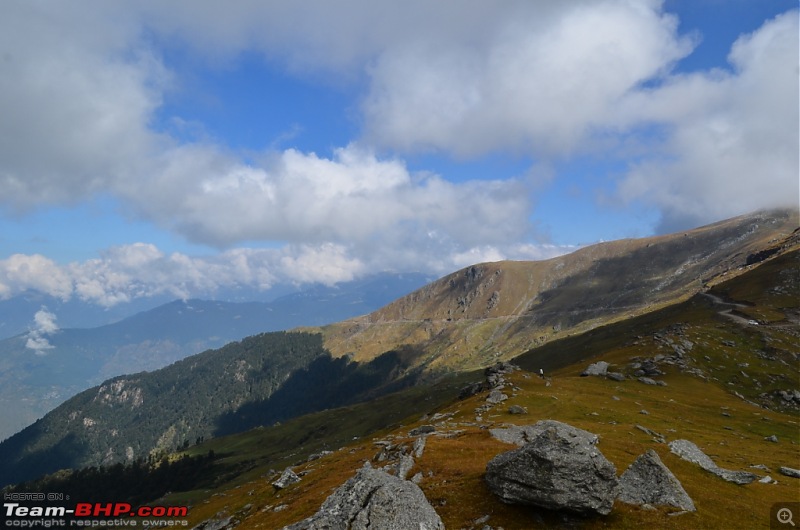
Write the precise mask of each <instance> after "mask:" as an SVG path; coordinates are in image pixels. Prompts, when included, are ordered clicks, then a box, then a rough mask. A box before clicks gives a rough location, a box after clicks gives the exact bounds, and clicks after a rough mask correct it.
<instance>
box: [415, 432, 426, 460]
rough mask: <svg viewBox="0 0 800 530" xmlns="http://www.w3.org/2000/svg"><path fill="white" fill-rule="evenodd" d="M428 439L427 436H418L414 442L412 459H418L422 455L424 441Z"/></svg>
mask: <svg viewBox="0 0 800 530" xmlns="http://www.w3.org/2000/svg"><path fill="white" fill-rule="evenodd" d="M427 439H428V437H427V436H420V437H419V438H417V439H416V440H414V447H413V449H412V450H413V451H414V457H415V458H419V457H421V456H422V453H423V452H424V451H425V441H426V440H427Z"/></svg>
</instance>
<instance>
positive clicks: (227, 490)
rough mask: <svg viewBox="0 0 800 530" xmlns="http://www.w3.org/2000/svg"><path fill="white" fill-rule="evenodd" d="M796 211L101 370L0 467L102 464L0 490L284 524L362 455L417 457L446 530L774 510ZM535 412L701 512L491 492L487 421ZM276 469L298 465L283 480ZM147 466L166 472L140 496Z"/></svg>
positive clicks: (411, 461)
mask: <svg viewBox="0 0 800 530" xmlns="http://www.w3.org/2000/svg"><path fill="white" fill-rule="evenodd" d="M798 225H800V222H799V221H798V212H795V211H775V212H760V213H757V214H752V215H748V216H742V217H739V218H735V219H731V220H728V221H724V222H721V223H716V224H714V225H710V226H707V227H702V228H699V229H696V230H691V231H687V232H682V233H680V234H672V235H667V236H661V237H654V238H648V239H645V240H626V241H619V242H611V243H604V244H601V245H596V246H594V247H587V248H584V249H581V250H579V251H577V252H575V253H573V254H572V255H568V256H562V257H560V258H555V259H553V260H548V261H544V262H530V263H524V262H498V263H485V264H476V265H474V266H471V267H467V268H465V269H462V270H460V271H457V272H455V273H453V274H451V275H448V276H446V277H444V278H442V279H439V280H436V281H434V282H431V283H429V284H427V285H425V286H423V287H421V288H419V289H417V290H416V291H414V292H412V293H411V294H409V295H406V296H402V297H400V298H398V299H396V300H395V301H393V302H391V303H389V304H388V305H386V306H384V307H382V308H380V309H378V310H376V311H373V312H372V313H369V314H367V315H365V316H362V317H357V318H351V319H349V320H345V321H342V322H338V323H335V324H330V325H325V326H321V327H304V328H301V329H297V330H295V331H292V332H278V333H263V334H259V335H254V336H251V337H248V338H245V339H243V340H241V341H236V342H232V343H230V344H228V345H226V346H224V347H222V348H220V349H217V350H209V351H206V352H203V353H201V354H199V355H194V356H190V357H187V358H185V359H183V360H181V361H179V362H177V363H175V364H173V365H171V366H169V367H166V368H163V369H161V370H156V371H154V372H150V373H137V374H131V375H125V376H119V377H115V378H112V379H110V380H107V381H105V382H103V383H102V384H101V385H99V386H96V387H93V388H91V389H88V390H86V391H84V392H82V393H80V394H79V395H77V396H75V397H74V398H72V399H70V400H68V401H66V402H65V403H63V404H62V405H60V406H59V407H57V408H56V409H55V410H53V411H52V412H50V413H48V414H47V415H45V416H44V417H43V418H42V419H41V420H39V421H37V422H36V423H34V424H33V425H31V426H29V427H27V428H26V429H24V430H23V431H21V432H19V433H17V434H16V435H14V436H12V437H11V438H9V439H7V440H5V441H4V442H2V443H0V477H3V479H4V481H5V482H7V483H8V482H18V481H22V480H31V479H33V478H34V477H36V476H38V475H41V474H43V473H53V472H55V471H57V470H59V469H64V468H81V467H85V466H104V467H93V468H91V469H90V470H88V471H75V472H71V471H59V472H58V473H56V474H53V475H49V476H47V477H44V478H42V479H39V480H34V481H32V482H30V483H28V484H26V485H21V486H17V487H16V488H12V489H7V490H6V491H80V492H81V495H85V497H82V498H86V499H91V500H95V501H97V502H101V501H103V502H108V501H115V502H119V501H120V500H124V499H129V500H130V502H134V499H135V502H152V503H156V504H159V505H168V504H181V505H186V504H188V505H189V506H190V516H189V521H188V522H189V524H192V525H198V524H199V525H204V526H205V527H212V526H213V527H219V528H223V527H225V528H234V527H237V526H239V527H241V528H256V527H265V528H281V527H283V526H284V525H289V524H292V523H296V522H297V521H299V520H300V519H302V518H305V517H309V516H310V515H312V514H313V513H314V511H316V509H317V508H318V507H319V506H320V504H322V502H323V501H324V500H325V497H326V496H327V495H328V494H329V493H330V492H331V491H332V490H333V489H334V488H336V487H338V486H340V485H342V484H343V483H345V481H347V479H348V478H350V477H352V476H353V474H354V473H355V472H356V471H357V470H358V469H360V468H362V467H363V465H364V463H365V462H367V463H371V465H372V466H377V467H379V468H383V469H384V470H387V471H388V472H389V473H390V474H395V475H396V476H402V477H405V478H408V477H410V476H412V475H413V476H414V481H415V482H416V483H417V484H419V487H420V488H421V491H422V494H423V495H424V497H426V498H427V500H428V501H430V503H431V506H432V508H435V511H436V512H437V513H438V514H439V516H441V519H442V521H444V524H445V526H446V527H448V528H468V527H475V526H476V525H483V524H484V523H486V521H490V524H491V525H492V526H493V527H497V526H502V527H503V528H530V527H532V526H550V525H567V526H581V527H587V528H595V527H597V528H601V527H609V526H611V527H631V528H633V527H640V526H659V527H665V528H698V527H704V528H705V527H709V528H716V527H730V528H756V527H766V526H769V521H770V514H769V506H771V505H774V503H776V502H788V501H793V500H796V491H797V490H796V487H797V482H796V481H797V480H798V479H797V478H793V475H792V474H793V473H795V472H796V471H794V469H795V468H796V467H797V466H796V462H797V459H798V457H799V456H800V455H799V454H798V451H797V444H798V443H800V438H798V430H797V421H798V419H799V418H800V388H798V383H797V382H798V380H800V369H798V359H800V350H798V346H797V345H798V339H800V291H798V289H800V229H799V228H798ZM498 361H510V362H511V363H513V365H511V364H502V365H499V364H497V365H496V363H498ZM590 363H592V364H591V366H590V365H589V364H590ZM498 366H500V368H498ZM486 367H489V368H486ZM515 367H516V368H515ZM598 367H600V368H598ZM484 368H486V371H485V372H484ZM498 370H500V372H498ZM515 370H516V371H515ZM595 373H596V374H598V375H597V376H591V375H588V374H595ZM498 374H508V375H505V376H504V377H506V378H507V379H508V380H505V379H498V377H500V376H499V375H498ZM540 374H541V375H540ZM587 375H588V376H587ZM583 376H587V377H583ZM541 419H547V420H558V421H561V422H568V423H569V424H570V425H573V426H575V427H579V428H581V429H585V430H587V431H589V432H590V433H596V435H597V436H599V439H600V440H601V443H600V445H599V447H600V448H601V449H602V452H603V454H604V455H605V456H606V457H607V458H608V459H609V460H610V461H611V462H612V464H614V465H616V466H617V470H619V471H622V470H623V469H624V468H625V467H626V466H628V465H629V464H631V462H632V461H633V460H634V459H635V458H636V455H638V454H642V453H644V452H645V451H653V452H654V453H655V454H656V455H657V456H656V458H657V457H658V456H660V460H662V461H663V463H664V464H665V465H666V466H667V467H668V468H669V469H671V470H672V472H673V473H674V475H675V477H677V478H675V480H676V481H677V480H679V481H680V483H682V485H683V488H684V489H685V491H686V493H687V494H688V496H690V497H691V499H693V501H694V505H695V506H696V511H695V512H690V511H685V510H684V511H676V510H675V509H674V508H671V507H663V506H656V507H655V508H653V507H649V508H646V507H641V508H639V507H634V506H631V505H629V504H625V503H624V502H620V501H619V500H618V501H616V502H615V503H614V505H613V510H612V512H611V514H610V515H607V516H603V517H599V518H594V519H593V518H589V519H587V518H585V517H582V518H578V519H576V518H574V517H572V516H569V515H567V514H565V513H561V512H557V511H556V512H554V511H552V510H551V509H544V508H531V507H526V506H518V505H514V506H512V505H508V504H506V503H504V502H501V501H500V500H499V499H498V498H497V497H495V496H493V495H492V494H491V493H490V492H489V491H488V490H487V487H486V484H485V482H484V475H485V471H486V469H487V464H488V462H489V461H490V460H491V459H492V458H493V457H494V456H496V455H498V454H500V453H502V452H503V451H507V450H508V446H507V445H506V444H505V443H503V442H502V441H499V440H498V439H497V438H496V437H495V436H496V434H495V431H497V430H498V429H499V430H501V431H502V430H504V429H509V428H512V427H515V426H518V427H520V428H523V429H526V428H529V426H530V425H531V424H533V423H535V422H536V421H537V420H541ZM526 426H528V427H526ZM420 437H424V438H426V439H427V445H425V443H424V440H423V442H422V445H421V446H420ZM686 440H691V442H686ZM667 442H669V444H668V443H667ZM673 442H675V443H676V444H677V443H678V442H680V444H684V445H685V444H686V443H693V444H696V445H697V446H698V447H700V448H702V450H703V451H705V453H707V455H704V456H705V457H706V458H707V459H708V461H710V462H711V464H710V465H706V469H704V468H701V467H700V466H698V465H696V464H693V463H690V462H687V461H686V460H683V459H681V457H679V456H677V453H676V452H675V451H674V450H673V449H672V448H673V445H674V444H673ZM678 445H679V444H678ZM423 449H424V454H423ZM651 454H652V453H651ZM186 459H188V460H186ZM287 466H289V467H288V470H287V471H285V472H284V473H281V472H280V471H276V470H280V469H282V468H284V467H287ZM717 466H719V467H717ZM612 467H613V466H612ZM723 468H724V469H723ZM707 469H708V470H712V471H714V470H717V471H719V472H718V473H717V474H716V475H715V474H714V473H709V471H708V470H707ZM170 470H172V471H170ZM188 470H191V473H190V472H189V471H188ZM289 470H292V473H291V474H289ZM401 470H402V471H401ZM728 470H735V471H728ZM779 470H780V471H779ZM725 473H728V475H725ZM796 473H798V475H800V471H797V472H796ZM290 475H293V476H295V477H296V480H295V479H293V481H299V483H296V484H292V483H291V481H290V482H284V481H283V478H279V477H283V476H290ZM143 476H151V477H152V480H151V479H144V478H142V477H143ZM720 476H736V477H747V481H753V483H752V484H748V485H736V484H731V483H729V482H725V480H723V479H722V478H720ZM88 477H94V478H92V479H91V480H89V481H88V482H87V480H88ZM776 477H777V478H776ZM756 479H758V480H756ZM793 481H794V482H793ZM92 484H94V486H93V485H92ZM101 484H104V485H105V486H102V487H101V486H100V485H101ZM142 484H159V487H157V488H156V487H155V486H153V487H152V490H151V491H150V496H149V497H148V496H147V495H148V493H147V492H146V491H144V492H143V490H142V486H141V485H142ZM271 484H280V485H279V486H278V485H275V486H273V485H271ZM109 485H111V486H109ZM170 490H171V491H172V493H168V492H169V491H170ZM126 492H127V493H126ZM326 502H330V500H329V501H326ZM329 509H331V508H329ZM336 509H339V508H336ZM773 515H774V514H773Z"/></svg>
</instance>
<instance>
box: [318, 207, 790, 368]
mask: <svg viewBox="0 0 800 530" xmlns="http://www.w3.org/2000/svg"><path fill="white" fill-rule="evenodd" d="M798 224H799V223H798V213H797V212H796V211H793V210H781V211H771V212H759V213H755V214H750V215H746V216H741V217H737V218H734V219H730V220H727V221H722V222H719V223H715V224H712V225H709V226H705V227H701V228H698V229H695V230H691V231H687V232H681V233H677V234H670V235H666V236H658V237H651V238H644V239H626V240H620V241H613V242H609V243H601V244H597V245H592V246H590V247H586V248H583V249H580V250H578V251H576V252H573V253H571V254H568V255H565V256H560V257H557V258H553V259H550V260H546V261H536V262H513V261H502V262H496V263H483V264H479V265H474V266H471V267H467V268H465V269H462V270H460V271H458V272H455V273H453V274H450V275H448V276H445V277H444V278H441V279H439V280H437V281H435V282H433V283H431V284H429V285H427V286H425V287H423V288H421V289H419V290H417V291H415V292H413V293H411V294H409V295H408V296H405V297H403V298H400V299H398V300H396V301H395V302H392V303H391V304H389V305H388V306H386V307H384V308H382V309H379V310H378V311H375V312H374V313H371V314H369V315H366V316H364V317H360V318H357V319H353V320H349V321H344V322H341V323H338V324H334V325H331V326H328V327H326V328H324V330H323V334H324V337H325V346H326V347H327V348H328V349H330V350H331V351H332V352H333V353H334V354H335V355H345V354H350V355H352V356H354V357H355V358H356V359H358V360H364V359H371V358H374V357H375V356H376V355H378V354H380V353H382V352H385V351H387V350H391V349H394V348H397V347H399V346H401V345H412V346H414V347H416V348H420V349H423V350H424V351H425V352H426V353H427V355H426V356H424V357H423V359H424V362H426V363H427V364H428V366H429V368H431V369H464V368H471V367H476V366H481V365H486V364H489V363H491V362H494V361H495V360H497V359H505V358H509V357H512V356H514V355H517V354H519V353H521V352H523V351H526V350H528V349H530V348H532V347H536V346H538V345H540V344H543V343H544V342H546V341H547V340H549V339H550V338H551V337H553V336H563V335H564V334H571V333H575V332H580V331H585V330H586V329H590V328H592V327H595V326H597V325H601V324H604V323H608V322H610V321H613V320H617V319H620V318H624V317H627V316H631V315H634V314H640V313H644V312H647V311H651V310H653V309H656V308H658V307H663V306H664V305H667V304H670V303H673V302H676V301H678V300H681V299H684V298H686V297H687V296H689V295H691V294H694V293H696V292H698V291H699V290H701V289H703V288H704V286H706V285H708V284H713V283H715V282H717V281H719V280H720V279H722V278H729V277H731V276H732V275H735V274H738V273H740V272H741V271H743V270H746V268H747V260H748V256H750V257H751V261H752V260H753V259H754V258H753V256H754V255H756V254H757V253H759V252H763V251H764V250H765V249H770V248H775V249H778V251H779V252H781V251H783V250H786V249H788V248H794V247H796V246H797V245H798V241H797V234H794V235H793V232H794V231H795V229H797V227H798ZM781 249H782V250H781Z"/></svg>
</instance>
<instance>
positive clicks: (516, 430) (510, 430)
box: [489, 425, 537, 447]
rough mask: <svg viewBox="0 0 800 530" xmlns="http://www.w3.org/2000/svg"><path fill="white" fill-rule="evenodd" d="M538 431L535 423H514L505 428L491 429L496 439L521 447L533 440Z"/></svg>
mask: <svg viewBox="0 0 800 530" xmlns="http://www.w3.org/2000/svg"><path fill="white" fill-rule="evenodd" d="M536 432H537V431H536V430H535V429H534V427H533V425H512V426H511V427H506V428H503V429H489V434H490V435H491V436H492V438H494V439H495V440H500V441H501V442H504V443H507V444H514V445H518V446H520V447H522V446H523V445H525V444H526V443H528V442H529V441H531V440H532V439H533V436H534V435H535V434H536Z"/></svg>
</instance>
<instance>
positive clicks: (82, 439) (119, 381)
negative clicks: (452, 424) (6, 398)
mask: <svg viewBox="0 0 800 530" xmlns="http://www.w3.org/2000/svg"><path fill="white" fill-rule="evenodd" d="M414 356H415V353H414V352H412V351H410V350H406V351H401V352H389V353H387V354H385V355H383V356H380V357H378V358H376V359H375V360H373V361H371V362H369V363H364V364H359V363H355V362H351V361H349V360H347V359H344V358H339V359H333V358H332V357H331V356H330V354H329V353H328V352H326V351H325V350H324V349H323V347H322V339H321V337H320V336H319V335H312V334H308V333H291V332H273V333H265V334H260V335H255V336H252V337H247V338H245V339H244V340H242V341H241V342H232V343H230V344H228V345H226V346H224V347H223V348H220V349H218V350H209V351H206V352H203V353H200V354H197V355H193V356H190V357H187V358H185V359H183V360H181V361H178V362H176V363H174V364H172V365H170V366H168V367H166V368H162V369H160V370H156V371H154V372H142V373H138V374H133V375H128V376H120V377H116V378H113V379H110V380H108V381H105V382H104V383H103V384H102V385H100V386H96V387H94V388H91V389H89V390H86V391H84V392H81V393H80V394H78V395H76V396H75V397H73V398H71V399H69V400H68V401H67V402H65V403H63V404H62V405H61V406H59V407H57V408H56V409H55V410H53V411H51V412H50V413H48V414H47V415H45V417H44V418H42V419H41V420H38V421H37V422H35V423H34V424H33V425H31V426H29V427H27V428H25V429H23V430H22V431H21V432H19V433H17V434H15V435H14V436H12V437H11V438H8V439H7V440H5V441H4V442H2V443H0V477H1V478H0V486H3V485H5V484H7V483H9V482H18V481H22V480H27V479H30V478H33V477H36V476H38V475H40V474H43V473H52V472H55V471H57V470H59V469H63V468H76V467H84V466H90V465H100V464H112V463H116V462H120V461H123V462H126V461H127V462H132V461H133V460H135V459H141V458H148V457H149V456H153V455H155V456H158V455H159V454H166V453H169V452H173V451H175V450H177V449H179V448H181V447H188V446H189V445H190V444H194V443H199V442H200V441H202V440H203V439H205V438H211V437H212V436H217V435H221V434H229V433H236V432H241V431H243V430H248V429H251V428H253V427H256V426H260V425H271V424H273V423H275V422H276V421H284V420H286V419H289V418H293V417H296V416H299V415H302V414H306V413H309V412H315V411H318V410H323V409H326V408H329V407H336V406H341V405H345V404H348V403H352V402H358V401H364V400H366V399H369V398H372V397H375V396H377V395H381V394H383V393H387V392H390V391H394V390H397V389H399V388H402V387H404V386H408V385H410V384H411V383H413V376H409V375H408V374H405V373H404V371H405V368H407V367H408V366H410V365H411V364H413V361H414ZM401 374H402V375H401Z"/></svg>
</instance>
